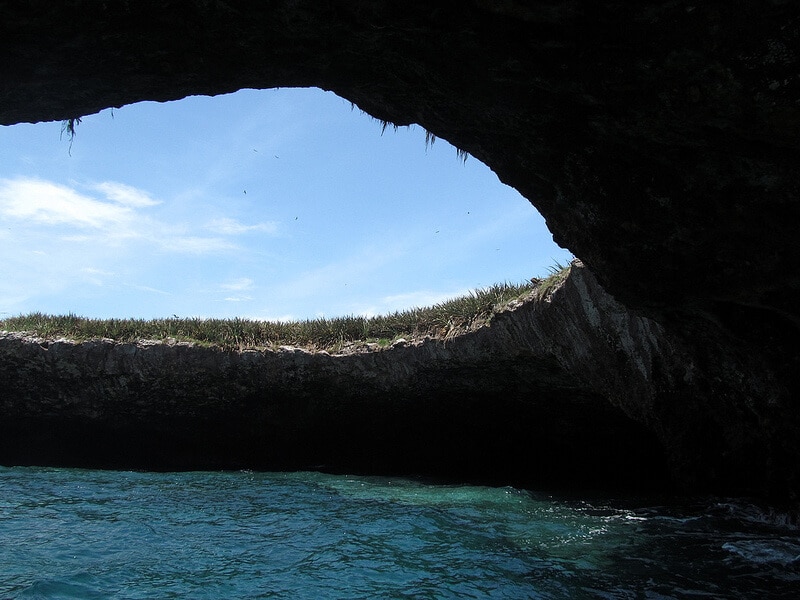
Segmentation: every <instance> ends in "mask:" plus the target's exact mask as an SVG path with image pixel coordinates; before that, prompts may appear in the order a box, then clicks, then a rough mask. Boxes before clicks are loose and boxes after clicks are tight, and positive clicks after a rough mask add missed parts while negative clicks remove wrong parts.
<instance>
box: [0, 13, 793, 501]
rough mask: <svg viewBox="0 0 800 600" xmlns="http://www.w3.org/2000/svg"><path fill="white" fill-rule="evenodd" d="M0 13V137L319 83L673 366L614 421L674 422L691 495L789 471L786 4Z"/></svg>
mask: <svg viewBox="0 0 800 600" xmlns="http://www.w3.org/2000/svg"><path fill="white" fill-rule="evenodd" d="M0 14H2V15H3V19H2V20H0V57H1V58H0V123H13V122H19V121H39V120H48V119H65V118H71V117H78V116H81V115H84V114H88V113H91V112H94V111H97V110H99V109H101V108H104V107H108V106H119V105H122V104H126V103H130V102H135V101H138V100H143V99H151V100H168V99H177V98H180V97H184V96H186V95H189V94H217V93H223V92H228V91H232V90H235V89H239V88H242V87H255V88H267V87H275V86H318V87H321V88H323V89H329V90H333V91H335V92H336V93H338V94H339V95H341V96H343V97H344V98H347V99H349V100H351V101H353V102H354V103H356V104H357V105H358V106H359V107H361V108H362V109H364V110H365V111H367V112H369V113H370V114H372V115H374V116H376V117H378V118H382V119H386V120H388V121H392V122H395V123H399V124H405V123H412V122H414V123H419V124H421V125H423V126H425V127H426V128H427V129H428V130H430V131H431V132H433V133H434V134H436V135H438V136H440V137H443V138H446V139H447V140H449V141H451V142H452V143H454V144H455V145H456V146H458V147H459V148H461V149H463V150H465V151H468V152H469V153H471V154H472V155H473V156H475V157H476V158H478V159H480V160H482V161H483V162H485V163H486V164H488V165H489V166H490V167H491V168H492V169H493V170H494V171H495V172H496V173H497V174H498V176H499V177H500V179H501V180H503V181H504V182H506V183H508V184H509V185H512V186H514V187H515V188H517V189H518V190H519V191H520V192H522V193H523V194H524V195H525V196H526V197H527V198H529V199H530V200H531V202H532V203H534V204H535V205H536V207H537V208H538V209H539V210H540V211H541V212H542V214H543V215H544V216H545V217H546V219H547V221H548V225H549V226H550V228H551V230H552V231H553V233H554V236H555V238H556V239H557V241H559V242H560V243H561V244H562V245H565V246H567V247H568V248H570V249H571V250H572V251H573V252H574V253H575V254H576V256H579V257H580V258H581V259H582V260H583V261H584V262H585V263H586V264H587V265H588V266H589V267H590V268H591V269H592V272H593V273H595V275H596V276H597V277H598V279H599V281H600V282H601V284H602V285H603V287H604V288H606V289H607V290H608V291H609V292H610V293H612V294H613V295H614V297H616V298H617V299H618V300H619V301H621V302H622V303H624V305H625V306H627V307H628V308H631V309H634V310H638V311H642V312H643V314H647V315H648V316H650V317H652V318H653V319H655V321H656V322H657V323H658V324H659V326H660V327H662V328H663V329H664V330H665V331H666V332H667V339H668V340H670V341H669V343H670V344H672V345H673V346H674V347H675V348H678V349H681V350H680V351H681V352H685V353H686V356H685V358H686V361H687V362H685V364H684V367H685V371H686V373H687V375H686V377H687V378H688V379H687V380H686V381H684V380H682V379H680V378H677V377H676V376H675V375H674V374H672V375H671V376H670V377H671V379H670V380H669V381H670V383H669V386H673V387H669V386H667V387H668V389H667V390H666V391H664V392H663V393H662V394H661V395H660V396H658V397H656V398H655V399H650V400H646V401H645V400H642V401H643V402H651V403H653V406H654V407H655V409H652V410H651V408H652V407H650V406H649V405H647V404H645V405H643V406H641V407H639V408H635V407H632V406H629V407H628V409H629V410H630V411H631V412H632V414H633V413H636V414H640V415H642V416H644V415H649V417H647V418H648V419H652V421H651V422H650V424H651V425H652V427H653V428H654V429H656V430H663V431H664V433H663V436H662V439H668V438H669V439H673V438H675V439H677V437H680V436H678V434H677V433H676V432H675V430H674V428H673V427H672V426H671V425H670V423H669V418H671V417H670V415H672V414H673V413H674V414H676V415H678V414H682V415H684V417H683V421H681V422H684V424H685V432H684V433H683V434H682V435H683V438H685V440H686V443H687V444H688V443H689V442H688V441H689V440H690V439H693V440H694V443H695V444H696V446H697V448H698V452H700V456H701V458H698V459H697V460H694V461H690V460H688V459H686V460H683V462H684V463H685V468H686V469H687V472H688V471H691V472H694V473H695V477H694V479H695V480H696V481H697V482H698V484H700V483H702V482H703V481H706V480H713V481H723V480H725V481H738V480H740V479H742V476H737V475H736V472H742V473H746V474H748V476H750V475H752V477H753V478H754V479H753V480H752V485H751V486H750V487H752V488H753V489H756V488H758V487H759V486H760V485H761V484H763V483H764V481H766V480H767V479H769V480H770V481H773V482H776V481H778V479H779V477H778V475H776V474H777V473H784V472H788V471H791V470H792V467H791V466H790V465H789V466H787V465H785V464H783V463H782V462H781V461H784V460H788V459H787V458H786V457H792V458H791V460H794V461H795V462H796V456H795V455H794V454H792V453H793V452H794V449H795V448H796V444H797V442H796V439H797V437H798V436H797V429H796V424H797V422H798V416H797V415H798V412H799V411H800V408H798V406H797V398H798V397H799V396H800V350H798V348H799V347H800V344H798V333H799V332H800V329H799V328H800V269H798V265H799V264H800V244H798V243H797V240H796V236H797V228H798V224H800V202H799V201H798V192H800V135H798V134H800V76H799V75H798V73H800V60H799V58H800V57H798V48H800V43H798V42H800V4H798V3H796V2H790V1H785V0H746V1H742V2H736V3H732V2H728V1H726V0H725V1H724V0H710V1H708V2H702V3H692V2H680V1H679V2H675V1H664V0H662V1H655V0H653V1H646V2H639V3H635V5H633V4H626V5H624V6H622V5H621V4H620V3H618V2H610V1H602V0H598V1H594V0H592V1H589V0H585V1H582V0H578V1H575V0H537V1H531V2H524V3H523V2H517V1H515V0H504V1H497V2H487V1H485V0H472V1H466V2H450V1H441V2H429V1H426V2H422V1H409V2H402V3H399V2H390V1H388V0H384V1H369V2H367V1H366V0H348V1H346V2H345V1H341V2H339V1H335V0H332V1H328V2H319V1H317V0H273V1H269V2H264V1H260V0H258V1H256V0H225V1H223V0H210V1H208V0H170V1H162V0H159V1H158V2H156V1H155V0H138V1H136V2H127V1H122V0H120V1H116V2H112V1H109V2H94V1H89V0H74V1H71V2H65V3H51V2H43V1H36V2H25V3H20V2H0ZM609 318H610V317H609ZM638 333H640V334H642V335H647V334H648V332H647V331H640V332H638ZM631 335H632V336H633V335H634V334H633V333H632V334H631ZM631 339H635V337H632V338H631ZM619 343H620V344H621V345H622V346H623V347H624V346H625V345H626V344H627V343H628V342H624V341H623V339H620V340H619ZM176 352H177V351H176ZM620 362H621V363H624V361H622V360H621V361H620ZM623 366H624V367H625V368H628V367H630V365H623ZM611 368H614V369H622V368H623V367H622V366H620V365H611ZM625 372H627V371H625V370H624V369H623V371H617V372H613V371H611V372H608V373H607V374H606V376H605V377H606V378H608V379H609V380H618V381H621V382H623V383H624V381H625V380H626V378H625V376H624V375H623V373H625ZM601 379H602V377H600V376H599V375H598V376H597V383H598V385H600V384H601V383H602V381H600V380H601ZM632 381H633V385H635V384H636V381H638V380H637V379H636V378H634V379H633V380H632ZM682 382H683V383H682ZM520 385H522V383H520ZM609 385H610V384H609ZM665 385H666V384H665ZM603 389H605V388H603ZM669 390H671V391H669ZM670 394H672V395H673V396H674V397H673V398H672V399H671V400H670V399H669V398H670ZM620 396H621V397H625V398H639V395H638V394H636V393H633V392H632V393H630V394H626V393H625V392H624V391H621V392H620ZM630 402H631V403H633V402H638V400H636V401H634V400H631V401H630ZM692 415H693V416H692ZM712 415H713V416H712ZM690 417H691V418H690ZM675 418H677V417H675ZM664 419H665V421H662V420H664ZM678 420H679V421H680V419H678ZM717 425H718V426H720V427H721V428H717V429H715V427H716V426H717ZM707 426H708V427H710V428H711V430H712V431H716V433H714V434H711V435H709V434H707V433H706V427H707ZM670 431H671V432H672V433H669V432H670ZM676 436H677V437H676ZM683 447H687V446H686V444H682V443H678V442H677V441H676V442H675V448H683ZM720 448H728V449H729V450H726V452H729V454H726V455H725V456H724V457H718V456H717V453H718V450H719V449H720ZM731 449H736V450H735V451H734V450H731ZM670 451H672V450H670ZM676 452H677V451H676ZM779 456H781V457H783V458H780V459H779V458H778V457H779ZM673 459H674V460H673V463H674V464H677V463H678V462H681V460H682V459H678V455H677V454H676V455H675V456H674V457H673ZM704 461H709V462H707V463H706V462H704ZM703 465H705V467H704V466H703ZM723 465H728V466H723ZM737 465H738V466H737ZM759 465H760V466H759ZM762 471H763V472H764V473H770V474H771V475H763V476H761V475H759V473H760V472H762ZM770 478H772V479H770ZM786 481H787V483H785V484H784V486H783V487H784V490H785V491H786V493H789V494H790V495H791V494H797V492H798V491H799V490H798V482H797V478H796V477H794V478H792V477H789V478H787V479H786ZM768 487H769V486H768ZM756 491H757V490H756Z"/></svg>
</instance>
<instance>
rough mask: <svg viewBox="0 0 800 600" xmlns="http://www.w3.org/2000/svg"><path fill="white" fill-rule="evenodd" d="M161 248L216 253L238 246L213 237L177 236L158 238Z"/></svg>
mask: <svg viewBox="0 0 800 600" xmlns="http://www.w3.org/2000/svg"><path fill="white" fill-rule="evenodd" d="M158 245H159V246H160V248H161V249H162V250H166V251H168V252H178V253H181V254H216V253H220V252H229V251H231V250H236V249H237V248H238V246H237V245H236V244H233V243H231V242H229V241H228V240H225V239H222V238H218V237H214V238H208V237H198V236H177V237H174V238H162V239H159V240H158Z"/></svg>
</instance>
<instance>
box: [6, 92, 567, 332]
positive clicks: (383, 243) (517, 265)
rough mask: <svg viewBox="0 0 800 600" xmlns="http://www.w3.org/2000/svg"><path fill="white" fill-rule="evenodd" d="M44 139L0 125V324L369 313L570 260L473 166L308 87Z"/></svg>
mask: <svg viewBox="0 0 800 600" xmlns="http://www.w3.org/2000/svg"><path fill="white" fill-rule="evenodd" d="M60 127H61V125H60V124H59V123H55V122H53V123H44V124H37V125H30V124H22V125H16V126H11V127H4V128H3V130H2V131H0V135H2V138H0V160H2V161H3V164H4V168H3V171H2V173H0V219H2V221H3V224H4V225H5V227H3V230H4V232H3V234H2V236H3V238H4V239H5V241H6V242H7V243H5V244H3V246H2V247H3V251H2V252H3V253H4V255H5V256H3V257H2V258H3V260H4V262H5V263H6V264H8V265H10V266H11V267H12V269H13V272H12V273H9V277H7V278H6V279H5V282H4V283H3V284H2V285H3V288H4V289H0V317H4V316H8V315H12V314H20V313H24V312H32V311H39V312H44V313H67V312H69V313H75V314H83V315H86V316H90V317H96V318H113V317H117V318H122V317H136V318H158V317H165V316H169V315H180V316H203V317H221V318H228V317H234V316H246V317H251V318H257V319H264V320H290V319H305V318H313V317H316V316H322V315H325V316H340V315H344V314H362V315H366V316H371V315H374V314H385V313H387V312H392V311H395V310H402V309H405V308H410V307H412V306H423V305H430V304H435V303H437V302H440V301H442V300H444V299H446V298H448V297H452V296H455V295H459V294H462V293H466V292H467V291H468V290H470V289H474V288H478V287H484V286H487V285H491V284H493V283H498V282H502V281H510V282H515V283H518V282H520V281H525V280H527V279H528V278H531V277H535V276H540V275H542V274H546V273H547V270H548V267H550V266H552V265H553V264H554V263H557V262H558V263H566V262H568V261H569V258H570V257H571V255H570V254H569V252H567V251H566V250H564V249H562V248H559V247H558V246H557V245H556V244H554V243H553V242H552V236H551V234H550V233H549V231H548V230H547V227H546V224H545V222H544V220H543V219H542V218H541V216H540V215H538V213H537V212H536V209H535V208H534V207H533V206H531V204H530V203H529V202H528V201H527V200H525V199H524V198H522V196H520V195H519V193H518V192H516V191H515V190H513V189H512V188H510V187H508V186H506V185H504V184H502V183H500V182H499V180H498V179H497V177H496V176H495V175H494V173H493V172H492V171H491V170H490V169H489V168H488V167H486V166H485V165H483V164H482V163H480V162H479V161H478V160H476V159H474V158H472V157H469V158H468V159H467V160H466V161H464V160H463V158H464V157H463V155H460V154H459V153H458V152H457V151H456V149H455V148H453V147H452V146H450V145H449V144H448V143H447V142H446V141H444V140H438V141H437V140H435V138H433V137H432V136H431V135H430V134H428V132H426V131H425V130H424V129H422V128H420V127H416V126H411V127H400V128H395V127H391V126H390V127H386V124H385V123H383V124H382V123H381V122H380V121H376V120H375V119H372V118H371V117H369V116H368V115H365V114H363V113H361V111H359V110H358V109H357V108H355V107H354V106H353V105H352V104H351V103H349V102H347V101H345V100H343V99H341V98H339V97H338V96H336V95H334V94H333V93H331V92H323V91H322V90H319V89H317V88H304V89H277V90H240V91H239V92H236V93H233V94H228V95H222V96H216V97H189V98H185V99H183V100H179V101H173V102H168V103H155V102H144V103H138V104H134V105H130V106H125V107H122V108H120V109H108V110H105V111H102V112H101V113H98V114H95V115H88V116H86V117H84V118H83V119H82V122H81V123H80V125H78V127H77V130H76V135H75V137H74V138H73V139H68V138H70V136H69V135H62V134H63V131H60V130H59V128H60ZM67 133H69V132H67ZM59 137H60V138H61V141H60V142H59Z"/></svg>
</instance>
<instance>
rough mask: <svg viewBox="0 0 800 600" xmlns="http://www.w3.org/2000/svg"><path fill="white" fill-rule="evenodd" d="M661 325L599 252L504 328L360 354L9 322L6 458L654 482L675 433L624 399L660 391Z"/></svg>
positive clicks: (4, 354)
mask: <svg viewBox="0 0 800 600" xmlns="http://www.w3.org/2000/svg"><path fill="white" fill-rule="evenodd" d="M609 308H611V309H613V311H614V312H612V313H608V311H607V309H609ZM600 311H603V312H604V315H609V314H611V316H610V317H608V316H603V317H602V318H600V319H597V316H598V314H599V312H600ZM661 335H662V332H661V330H660V329H659V327H658V326H657V325H655V324H653V323H651V322H649V321H647V320H644V319H637V318H634V317H631V316H630V315H628V314H627V313H625V312H624V310H623V309H621V307H620V306H619V305H617V304H616V303H615V302H614V301H613V300H612V299H611V298H610V297H609V296H607V295H606V294H605V293H604V292H602V290H601V289H600V288H599V287H598V286H597V284H596V283H595V282H594V279H593V278H592V277H591V275H589V273H588V272H587V271H586V270H585V269H584V268H583V267H581V266H576V267H574V268H573V273H572V275H571V276H570V277H569V278H568V280H567V282H566V284H564V285H563V286H562V287H561V288H560V289H558V290H556V291H555V292H554V293H553V294H552V296H551V297H550V298H549V299H548V300H547V301H545V300H539V299H537V298H536V297H535V295H534V296H532V297H531V298H529V299H528V300H527V301H526V302H524V303H521V304H520V305H519V306H517V307H516V308H514V309H513V310H507V311H505V312H503V313H501V314H500V315H498V316H497V317H495V319H494V320H493V321H492V323H491V325H490V326H488V327H482V328H480V329H477V330H475V331H472V332H469V333H466V334H463V335H460V336H456V337H454V338H451V339H449V340H447V341H444V340H436V339H430V338H427V339H424V340H416V341H414V342H401V343H398V344H395V345H394V346H393V347H391V348H389V349H385V350H374V351H369V352H360V353H354V354H347V355H336V356H332V355H329V354H327V353H324V352H317V353H310V352H307V351H304V350H301V349H295V348H282V349H280V350H279V351H271V350H265V351H256V350H252V351H243V352H228V351H221V350H218V349H211V348H202V347H192V346H189V345H187V344H162V343H138V344H130V343H128V344H121V343H115V342H113V341H111V340H100V341H89V342H84V343H73V342H68V341H45V340H36V339H32V338H27V337H25V336H24V335H21V334H4V335H2V337H0V381H2V383H3V389H4V390H6V391H5V392H4V394H3V399H2V404H0V406H1V407H2V414H3V421H2V424H0V429H2V431H1V432H0V433H1V434H2V435H0V460H2V461H3V462H9V461H11V462H23V463H26V462H34V463H35V462H42V461H44V462H47V463H53V462H56V463H61V464H88V465H93V466H125V467H140V466H147V467H149V468H154V467H155V468H164V469H167V468H182V469H190V468H201V467H228V468H241V467H248V468H271V469H280V468H309V467H320V466H321V467H325V468H329V469H335V470H347V469H354V470H360V471H367V472H383V473H386V472H406V473H422V474H431V475H433V474H436V475H447V476H451V477H452V476H461V477H465V478H471V479H493V480H498V481H502V480H505V481H517V482H522V483H531V484H533V483H536V484H540V485H541V484H566V483H567V482H568V481H570V480H572V479H573V478H574V477H575V476H576V474H577V475H579V476H580V477H581V479H582V483H581V485H589V484H590V483H594V484H597V485H599V484H605V485H608V484H622V483H624V484H630V485H636V486H639V485H645V484H647V483H654V482H656V481H658V480H659V479H663V478H665V477H668V475H667V474H666V471H665V465H664V462H663V460H662V456H661V448H660V445H659V442H658V440H657V439H656V437H655V436H654V435H653V434H652V433H651V432H649V431H648V430H647V428H646V427H644V426H643V425H642V424H640V423H637V422H635V421H634V420H633V419H631V418H630V417H628V416H627V415H626V414H625V412H624V410H622V409H621V408H620V407H624V406H625V403H624V402H618V404H619V406H613V405H612V404H610V403H609V402H608V399H609V398H614V399H617V400H624V399H623V398H622V395H623V394H625V393H627V392H626V391H625V390H627V391H630V390H636V391H635V392H634V393H635V394H637V395H638V396H641V398H642V399H646V398H649V397H651V396H652V395H653V382H652V378H653V371H652V369H653V365H654V364H655V363H656V362H658V361H664V360H669V357H668V356H665V355H664V352H665V351H667V350H668V347H667V346H665V345H664V342H663V340H662V339H661ZM611 340H624V341H623V345H622V346H620V347H619V348H618V349H619V351H621V352H623V353H624V354H625V357H626V358H624V359H620V358H619V357H617V356H616V355H615V353H614V352H613V351H611V350H612V348H611V347H610V346H609V343H612V344H616V342H611ZM630 365H635V366H634V368H633V369H630V368H628V367H629V366H630ZM620 367H622V368H623V370H624V371H620V370H619V368H620ZM612 372H615V375H613V376H612V377H608V375H607V373H608V374H610V373H612ZM637 410H638V408H637ZM641 417H642V415H637V418H641Z"/></svg>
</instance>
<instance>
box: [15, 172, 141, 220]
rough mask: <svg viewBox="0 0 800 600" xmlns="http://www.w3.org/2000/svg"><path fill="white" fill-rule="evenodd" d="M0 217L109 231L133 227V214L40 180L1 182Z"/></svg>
mask: <svg viewBox="0 0 800 600" xmlns="http://www.w3.org/2000/svg"><path fill="white" fill-rule="evenodd" d="M0 215H2V216H3V217H6V218H7V219H11V220H15V221H22V222H23V223H25V224H27V225H30V224H40V225H53V226H56V225H58V226H71V227H77V228H81V229H85V228H89V229H107V228H112V227H113V228H119V227H126V226H130V224H131V221H132V220H133V218H134V214H133V211H131V209H130V208H128V207H125V206H119V205H117V204H109V203H107V202H102V201H99V200H95V199H93V198H90V197H88V196H84V195H82V194H79V193H78V192H76V191H75V190H73V189H71V188H68V187H66V186H63V185H58V184H55V183H51V182H49V181H43V180H40V179H23V178H20V179H0Z"/></svg>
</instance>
